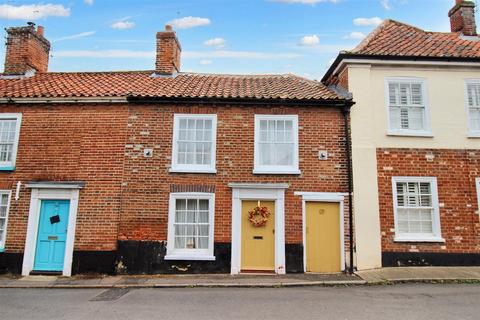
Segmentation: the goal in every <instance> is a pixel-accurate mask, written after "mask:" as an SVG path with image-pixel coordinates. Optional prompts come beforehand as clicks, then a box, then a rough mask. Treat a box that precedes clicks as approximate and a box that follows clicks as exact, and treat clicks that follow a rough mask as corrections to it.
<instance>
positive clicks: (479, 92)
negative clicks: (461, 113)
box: [467, 80, 480, 135]
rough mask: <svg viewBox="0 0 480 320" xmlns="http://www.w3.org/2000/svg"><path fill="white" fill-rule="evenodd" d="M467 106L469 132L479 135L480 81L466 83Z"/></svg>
mask: <svg viewBox="0 0 480 320" xmlns="http://www.w3.org/2000/svg"><path fill="white" fill-rule="evenodd" d="M467 106H468V127H469V129H470V130H469V131H470V133H471V134H474V135H480V80H471V81H467Z"/></svg>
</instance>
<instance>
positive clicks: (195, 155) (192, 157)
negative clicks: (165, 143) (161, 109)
mask: <svg viewBox="0 0 480 320" xmlns="http://www.w3.org/2000/svg"><path fill="white" fill-rule="evenodd" d="M216 134H217V116H216V115H214V114H210V115H199V114H195V115H192V114H176V115H174V124H173V146H172V153H173V154H172V167H171V169H170V171H172V172H200V173H215V172H216V170H215V152H216V150H215V149H216Z"/></svg>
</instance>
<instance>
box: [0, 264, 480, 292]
mask: <svg viewBox="0 0 480 320" xmlns="http://www.w3.org/2000/svg"><path fill="white" fill-rule="evenodd" d="M398 282H475V283H480V267H397V268H381V269H374V270H366V271H358V272H356V274H355V275H349V274H344V273H338V274H311V273H307V274H287V275H265V274H242V275H236V276H232V275H229V274H202V275H134V276H130V275H118V276H107V275H97V274H93V275H91V274H90V275H77V276H73V277H61V276H41V275H40V276H39V275H36V276H26V277H19V276H12V275H3V276H0V288H58V289H67V288H83V289H89V288H91V289H96V288H103V289H109V288H194V287H198V288H203V287H238V288H241V287H258V288H276V287H307V286H354V285H365V284H371V285H373V284H390V283H398Z"/></svg>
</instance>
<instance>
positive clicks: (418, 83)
mask: <svg viewBox="0 0 480 320" xmlns="http://www.w3.org/2000/svg"><path fill="white" fill-rule="evenodd" d="M387 96H388V99H387V105H388V119H389V120H388V131H389V133H391V134H407V135H408V134H412V135H417V134H419V135H423V134H428V133H429V131H430V128H429V122H428V108H427V99H426V90H425V81H423V80H416V79H403V78H401V79H400V78H399V79H397V78H391V79H387Z"/></svg>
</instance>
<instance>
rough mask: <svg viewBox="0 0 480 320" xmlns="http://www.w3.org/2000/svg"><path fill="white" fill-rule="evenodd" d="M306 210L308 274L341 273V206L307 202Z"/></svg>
mask: <svg viewBox="0 0 480 320" xmlns="http://www.w3.org/2000/svg"><path fill="white" fill-rule="evenodd" d="M306 210H307V212H306V218H307V221H306V227H307V230H306V233H307V239H306V240H307V243H306V246H307V248H306V250H307V272H323V273H333V272H340V271H341V266H340V264H341V262H340V251H341V250H340V205H339V204H338V203H326V202H307V204H306Z"/></svg>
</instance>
